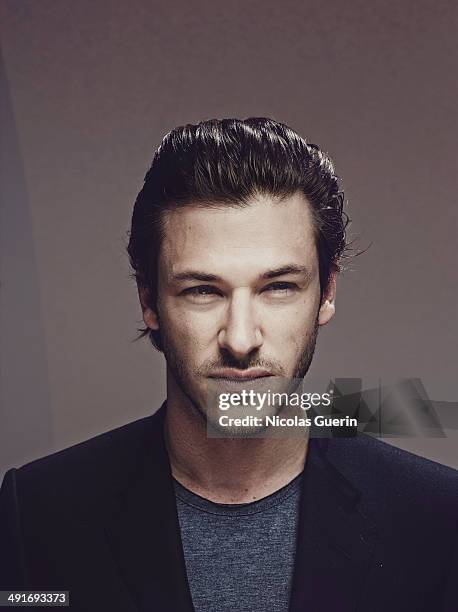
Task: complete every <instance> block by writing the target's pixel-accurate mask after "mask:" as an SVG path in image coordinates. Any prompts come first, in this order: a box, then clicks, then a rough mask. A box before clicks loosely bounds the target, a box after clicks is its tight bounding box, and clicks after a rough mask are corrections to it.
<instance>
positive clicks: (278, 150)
mask: <svg viewBox="0 0 458 612" xmlns="http://www.w3.org/2000/svg"><path fill="white" fill-rule="evenodd" d="M342 206H343V194H342V193H341V192H340V191H339V185H338V179H337V177H336V176H335V174H334V168H333V165H332V162H331V161H330V159H329V158H328V157H327V156H326V155H325V154H324V153H323V152H322V151H321V150H320V149H319V148H318V147H317V146H315V145H312V144H308V143H306V141H305V140H304V139H303V138H301V137H300V136H299V135H298V134H296V133H295V132H294V131H293V130H291V129H290V128H288V127H286V126H284V125H282V124H279V123H277V122H275V121H272V120H269V119H258V118H252V119H247V120H244V121H240V120H233V119H230V120H222V121H207V122H203V123H201V124H199V125H196V126H194V125H188V126H185V127H181V128H177V129H175V130H173V131H172V132H171V133H170V134H168V135H167V136H166V137H165V138H164V140H163V142H162V144H161V146H160V147H159V149H158V151H157V152H156V154H155V156H154V160H153V163H152V166H151V169H150V170H149V171H148V173H147V175H146V178H145V183H144V186H143V188H142V190H141V192H140V193H139V195H138V198H137V201H136V203H135V209H134V214H133V218H132V229H131V234H130V242H129V247H128V252H129V256H130V260H131V263H132V266H133V270H134V273H135V277H136V281H137V285H138V291H139V297H140V303H141V307H142V311H143V320H144V323H145V329H144V330H142V333H141V335H143V336H145V335H149V337H150V339H151V341H152V343H153V345H154V346H156V347H157V348H158V349H159V350H160V351H162V352H163V353H164V356H165V359H166V362H167V400H166V402H164V404H163V406H162V407H161V408H160V410H159V411H158V412H157V413H156V414H154V415H153V416H151V417H147V418H146V419H142V420H140V421H137V422H135V423H131V424H129V425H127V426H124V427H121V428H120V429H117V430H114V431H112V432H108V433H106V434H104V435H101V436H98V437H97V438H94V439H92V440H89V441H88V442H85V443H83V444H79V445H77V446H75V447H72V448H70V449H67V450H65V451H62V452H60V453H57V454H55V455H52V456H50V457H47V458H44V459H41V460H39V461H36V462H33V463H31V464H29V465H27V466H25V467H22V468H21V469H19V470H10V471H9V472H8V473H7V475H6V477H5V480H4V483H3V487H2V491H1V499H0V508H1V510H0V513H1V514H0V516H1V522H0V529H1V532H0V534H1V540H0V544H1V549H0V569H1V572H0V575H1V579H0V586H1V588H2V589H28V590H69V591H70V601H71V606H72V608H73V609H75V610H110V611H111V612H113V611H117V610H119V611H121V610H122V611H124V612H133V611H135V610H137V611H138V610H141V611H147V610H151V611H155V610H157V611H158V612H181V611H183V612H186V611H189V612H190V611H192V610H195V611H196V612H210V611H212V612H213V611H214V612H228V611H230V612H238V611H244V612H245V611H249V612H257V611H259V612H277V611H278V612H280V611H283V612H286V611H287V610H289V611H290V612H299V611H301V612H302V611H303V612H311V611H313V612H322V611H326V612H336V611H338V612H345V611H350V610H351V611H355V610H358V611H362V612H366V611H367V612H371V611H382V610H383V611H386V610H390V611H398V610H399V611H401V610H402V611H403V612H407V611H411V612H420V611H438V610H441V611H445V610H447V611H451V610H457V609H458V600H457V598H456V588H455V587H456V583H457V578H458V576H457V573H456V555H457V544H456V526H457V515H458V513H457V508H458V499H457V489H458V487H457V484H458V480H457V473H456V472H455V471H454V470H452V469H450V468H446V467H444V466H441V465H439V464H436V463H434V462H431V461H427V460H424V459H420V458H419V457H416V456H414V455H411V454H409V453H405V452H403V451H400V450H398V449H395V448H393V447H391V446H388V445H386V444H383V443H381V442H379V441H376V440H374V439H372V438H368V437H367V436H356V437H351V438H339V439H329V438H311V437H310V436H307V435H291V436H275V435H268V434H269V432H268V428H266V427H265V425H264V424H262V423H261V424H253V423H252V422H250V423H248V424H245V425H243V427H242V429H241V431H240V432H237V431H236V426H235V425H234V426H233V427H232V429H230V431H229V435H228V434H227V432H226V434H225V433H224V431H223V429H224V427H223V425H222V424H221V421H219V420H218V418H217V415H216V416H215V412H214V410H213V408H214V404H213V403H212V401H211V397H213V396H212V395H211V389H212V386H214V387H215V388H216V389H217V390H218V391H220V392H222V391H228V392H230V393H233V394H234V393H236V392H237V391H240V390H241V389H242V387H244V386H250V385H251V386H253V387H256V385H264V386H263V388H264V389H266V388H267V385H269V384H270V383H272V384H274V383H275V382H278V381H292V380H298V379H299V380H300V379H301V378H303V377H304V376H305V375H306V373H307V370H308V368H309V366H310V363H311V360H312V356H313V352H314V348H315V341H316V338H317V333H318V329H319V328H320V326H322V325H325V324H326V323H328V322H329V321H330V319H331V318H332V316H333V315H334V311H335V293H336V275H337V273H338V270H339V263H340V261H341V258H342V256H343V254H344V251H345V246H346V245H345V227H346V221H347V220H346V215H345V213H344V212H343V210H342ZM258 388H259V387H258ZM239 395H240V394H239ZM281 414H282V408H281V407H278V406H277V407H273V408H271V415H273V416H281ZM209 432H213V434H211V433H209ZM215 432H216V433H215Z"/></svg>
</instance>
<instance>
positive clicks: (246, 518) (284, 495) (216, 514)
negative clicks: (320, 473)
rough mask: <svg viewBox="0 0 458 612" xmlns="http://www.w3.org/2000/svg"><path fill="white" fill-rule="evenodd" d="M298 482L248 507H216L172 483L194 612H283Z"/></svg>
mask: <svg viewBox="0 0 458 612" xmlns="http://www.w3.org/2000/svg"><path fill="white" fill-rule="evenodd" d="M301 476H302V474H300V475H299V476H297V477H296V478H295V479H294V480H292V481H291V482H290V483H289V484H287V485H286V486H285V487H283V488H281V489H280V490H278V491H276V492H275V493H273V494H272V495H269V496H268V497H264V498H262V499H260V500H258V501H255V502H251V503H248V504H215V503H213V502H211V501H209V500H207V499H204V498H203V497H200V496H199V495H196V494H194V493H192V492H191V491H189V490H188V489H186V488H184V487H183V486H182V485H181V484H180V483H179V482H177V481H176V480H175V481H174V486H175V494H176V500H177V509H178V518H179V522H180V528H181V538H182V542H183V549H184V556H185V561H186V572H187V576H188V581H189V586H190V589H191V596H192V601H193V603H194V608H195V610H196V612H287V610H288V605H289V598H290V593H291V582H292V576H293V569H294V558H295V552H296V538H297V525H298V519H299V501H300V489H301Z"/></svg>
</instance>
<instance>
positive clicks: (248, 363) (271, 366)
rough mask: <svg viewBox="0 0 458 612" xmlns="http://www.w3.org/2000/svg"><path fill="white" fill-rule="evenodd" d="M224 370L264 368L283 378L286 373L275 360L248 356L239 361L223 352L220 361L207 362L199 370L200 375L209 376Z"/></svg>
mask: <svg viewBox="0 0 458 612" xmlns="http://www.w3.org/2000/svg"><path fill="white" fill-rule="evenodd" d="M222 368H234V369H237V370H248V369H251V368H264V369H266V370H268V371H269V372H272V374H276V375H278V376H281V375H282V374H283V373H284V369H283V367H282V365H281V364H280V363H279V362H278V361H275V360H270V359H265V358H260V357H259V356H255V355H253V356H251V355H247V356H246V357H244V358H243V359H237V358H236V357H234V356H233V355H231V353H229V352H228V351H227V352H222V353H221V357H220V359H215V360H209V361H206V362H205V363H204V364H202V366H201V367H200V368H199V369H198V374H202V375H204V376H205V375H207V374H210V373H211V372H212V371H214V370H218V369H222Z"/></svg>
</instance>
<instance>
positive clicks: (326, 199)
mask: <svg viewBox="0 0 458 612" xmlns="http://www.w3.org/2000/svg"><path fill="white" fill-rule="evenodd" d="M297 192H300V193H302V194H303V195H304V196H305V197H306V198H307V200H308V202H309V203H310V206H311V211H312V216H313V220H314V226H315V237H316V245H317V251H318V258H319V272H320V287H321V295H322V296H323V293H324V291H325V289H326V287H327V284H328V281H329V278H330V275H331V273H333V272H334V271H339V270H340V261H341V258H342V257H343V255H344V252H345V249H346V232H345V229H346V226H347V224H348V222H349V219H348V216H347V215H346V213H345V212H344V211H343V204H344V194H343V191H341V190H340V182H339V178H338V177H337V176H336V174H335V171H334V165H333V162H332V160H331V159H330V157H329V156H328V155H327V154H326V153H325V152H323V151H322V150H321V149H320V148H319V147H318V146H317V145H315V144H311V143H308V142H306V140H305V139H304V138H302V137H301V136H299V135H298V134H297V133H296V132H295V131H294V130H292V129H291V128H289V127H288V126H286V125H284V124H282V123H278V122H277V121H274V120H273V119H267V118H263V117H251V118H249V119H244V120H241V119H222V120H217V119H212V120H210V121H203V122H201V123H199V124H197V125H185V126H180V127H177V128H175V129H173V130H172V131H171V132H169V133H168V134H167V135H166V136H165V137H164V139H163V141H162V143H161V145H160V147H159V148H158V150H157V151H156V153H155V154H154V157H153V161H152V165H151V167H150V169H149V170H148V172H147V174H146V176H145V181H144V184H143V187H142V189H141V191H140V193H139V194H138V196H137V199H136V202H135V206H134V212H133V216H132V225H131V231H130V237H129V244H128V247H127V252H128V254H129V259H130V263H131V266H132V269H133V275H134V277H135V279H136V281H137V284H138V287H139V288H141V289H142V290H143V295H144V296H146V299H147V305H148V306H149V307H150V308H152V309H153V310H154V311H156V312H157V309H156V303H157V298H158V296H157V280H158V258H159V251H160V247H161V243H162V240H163V238H164V223H163V217H164V212H165V211H170V210H176V209H178V208H180V207H184V206H187V205H190V204H192V205H197V206H202V207H209V206H211V205H215V204H218V205H223V204H224V205H227V206H232V207H241V206H246V205H247V204H248V202H249V200H251V199H252V198H253V197H255V196H258V195H261V196H262V195H267V196H272V197H274V198H279V199H283V198H285V197H288V196H291V195H293V194H295V193H297ZM139 332H140V336H139V337H143V336H146V335H149V337H150V340H151V342H152V344H153V345H154V346H155V347H156V348H157V349H159V350H162V344H161V336H160V331H153V330H149V329H148V328H145V329H140V330H139Z"/></svg>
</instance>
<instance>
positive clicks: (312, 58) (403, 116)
mask: <svg viewBox="0 0 458 612" xmlns="http://www.w3.org/2000/svg"><path fill="white" fill-rule="evenodd" d="M454 6H455V3H454V2H452V1H451V0H450V1H439V2H438V1H437V0H428V1H425V0H415V1H411V0H404V1H402V2H399V1H398V0H397V1H391V0H388V1H386V2H367V0H347V1H346V2H342V1H340V0H332V1H327V2H322V1H318V0H315V1H304V2H300V1H291V0H284V1H283V2H273V1H270V0H269V1H268V0H262V1H261V0H256V1H251V2H250V1H245V2H242V1H235V2H234V1H228V2H216V3H215V2H210V1H200V0H199V1H191V0H188V1H186V2H185V1H179V2H178V1H168V2H165V1H164V2H151V1H146V0H135V1H130V2H126V1H112V2H107V1H97V2H93V1H88V0H78V1H74V2H70V1H68V0H59V1H56V0H52V1H49V0H40V1H31V2H24V1H21V0H14V1H11V2H3V3H2V4H1V17H2V28H1V30H2V73H3V75H2V89H1V95H2V102H1V108H2V153H1V172H2V176H1V182H2V208H1V235H0V245H1V246H0V248H1V264H0V266H1V267H0V280H1V296H0V298H1V314H0V317H1V320H0V337H1V355H0V357H1V364H0V366H1V380H0V382H1V408H0V427H1V432H0V476H1V473H3V471H4V470H5V469H6V468H7V467H10V466H12V465H20V464H22V463H24V462H25V461H28V460H31V459H34V458H37V457H39V456H41V455H44V454H47V453H49V452H52V451H54V450H58V449H61V448H63V447H65V446H68V445H70V444H73V443H76V442H78V441H81V440H83V439H85V438H88V437H90V436H92V435H95V434H97V433H99V432H102V431H105V430H108V429H111V428H113V427H116V426H118V425H122V424H124V423H126V422H128V421H131V420H134V419H136V418H139V417H142V416H144V415H147V414H149V413H151V412H152V411H154V410H155V409H156V408H157V407H158V406H159V404H160V403H161V402H162V400H163V399H164V397H165V384H164V383H165V380H164V371H165V370H164V364H163V358H162V356H161V355H160V354H159V353H156V352H155V351H154V350H153V349H152V348H151V347H150V345H149V344H148V343H147V342H146V341H144V342H139V343H132V339H133V338H134V336H135V330H136V327H137V326H138V324H139V321H140V309H139V306H138V304H137V299H136V291H135V287H134V284H133V282H132V281H131V280H130V279H129V269H128V265H127V258H126V256H125V254H124V246H125V242H126V230H127V228H128V225H129V220H130V215H131V210H132V205H133V201H134V198H135V196H136V193H137V192H138V190H139V189H140V186H141V183H142V180H143V177H144V174H145V171H146V169H147V167H148V165H149V163H150V159H151V156H152V153H153V150H154V149H155V148H156V147H157V145H158V144H159V142H160V139H161V138H162V136H163V134H164V133H165V132H166V131H168V130H170V129H171V128H172V127H174V126H175V125H178V124H182V123H187V122H197V121H199V120H202V119H205V118H212V117H225V116H238V117H246V116H250V115H258V116H259V115H267V116H272V117H274V118H276V119H278V120H280V121H283V122H285V123H288V124H289V125H291V126H292V127H293V128H295V129H296V130H297V131H299V132H300V133H301V134H302V135H304V136H305V137H307V138H308V139H309V140H310V141H311V142H316V143H318V144H320V145H321V146H323V147H324V148H325V149H326V150H327V151H329V152H330V153H331V155H332V156H333V158H334V159H335V161H336V165H337V169H338V172H339V173H340V175H341V176H342V177H343V179H344V187H345V189H346V195H347V197H348V200H349V213H350V216H351V217H352V218H353V219H354V222H353V224H352V235H353V236H354V237H358V238H359V244H360V246H361V247H365V246H367V245H368V244H369V243H372V246H371V248H370V249H369V251H368V252H367V253H365V254H364V255H362V256H361V257H359V258H357V259H355V260H354V261H353V262H352V263H351V269H350V270H349V271H348V272H347V273H345V274H344V276H342V278H341V279H340V283H339V287H338V300H337V316H336V317H335V319H334V320H333V322H332V323H331V324H330V325H329V326H328V328H326V329H325V330H323V332H322V333H321V335H320V337H319V341H318V351H317V354H316V357H315V362H314V364H313V366H312V371H311V375H313V376H317V377H318V376H329V375H332V376H351V377H355V376H363V377H366V376H367V377H376V378H378V377H381V378H382V379H390V378H391V377H398V376H415V377H421V379H422V380H423V383H424V385H425V388H426V390H427V392H428V393H429V395H430V397H432V398H433V399H435V400H438V401H442V402H455V401H456V399H457V397H456V396H457V394H456V385H457V382H456V347H457V346H458V342H457V326H456V301H457V274H456V232H457V212H456V211H457V207H456V198H455V194H456V191H457V185H456V179H455V174H456V172H455V165H456V153H455V151H456V144H455V143H456V127H457V124H456V114H455V113H456V111H455V107H456V93H457V91H456V85H457V83H456V79H455V73H456V69H457V61H456V59H457V58H456V47H455V43H454V40H455V38H456V9H455V8H454ZM444 405H447V404H444ZM451 406H452V404H448V407H451ZM447 434H448V437H447V438H444V439H420V438H412V439H410V440H397V441H396V444H399V445H400V446H403V447H404V448H409V449H411V450H413V451H414V452H417V453H418V454H421V455H424V456H427V457H430V458H433V459H435V460H437V461H440V462H442V463H447V464H449V465H453V466H455V467H458V451H457V448H456V443H457V436H456V431H455V433H454V432H453V431H452V430H447Z"/></svg>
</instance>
